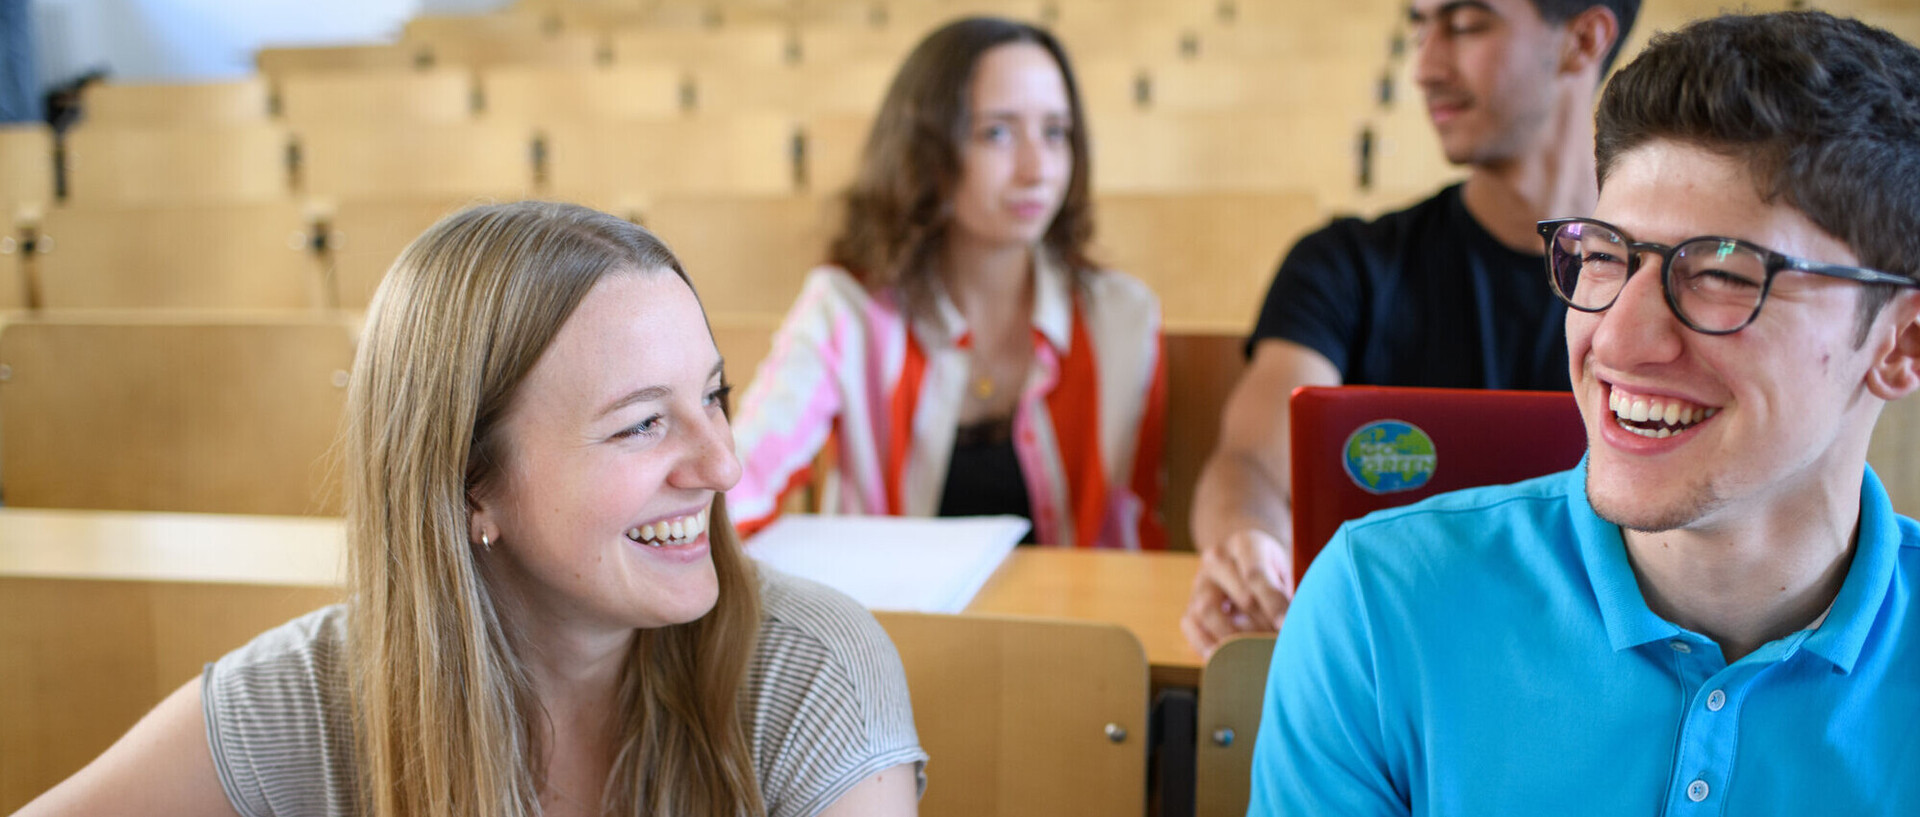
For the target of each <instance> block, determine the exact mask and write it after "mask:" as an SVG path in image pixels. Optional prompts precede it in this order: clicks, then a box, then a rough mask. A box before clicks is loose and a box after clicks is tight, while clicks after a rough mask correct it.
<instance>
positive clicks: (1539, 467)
mask: <svg viewBox="0 0 1920 817" xmlns="http://www.w3.org/2000/svg"><path fill="white" fill-rule="evenodd" d="M1289 406H1290V411H1291V415H1290V417H1291V425H1292V428H1291V432H1290V433H1291V440H1292V444H1293V449H1292V452H1291V453H1292V458H1293V575H1294V577H1295V582H1296V583H1297V582H1298V581H1299V577H1301V576H1304V575H1306V571H1307V566H1308V565H1310V564H1312V563H1313V559H1314V557H1315V556H1318V555H1319V553H1320V549H1321V548H1322V547H1323V546H1325V545H1326V543H1327V540H1328V539H1329V538H1331V537H1332V536H1333V533H1334V530H1335V529H1337V528H1339V527H1340V523H1342V522H1345V521H1347V520H1349V519H1358V518H1360V517H1362V516H1365V515H1366V514H1368V513H1371V512H1373V511H1376V510H1379V509H1381V508H1391V507H1395V506H1398V505H1405V504H1408V503H1411V502H1415V501H1417V500H1421V499H1425V498H1427V497H1429V496H1432V495H1434V494H1437V493H1442V492H1445V491H1455V490H1459V489H1461V488H1471V487H1474V486H1478V485H1498V484H1502V483H1508V482H1518V481H1520V480H1524V479H1530V478H1533V477H1537V476H1541V475H1543V474H1551V473H1553V472H1555V471H1564V470H1566V469H1568V468H1572V467H1573V466H1574V465H1576V464H1578V463H1579V462H1580V457H1581V456H1582V455H1583V454H1585V453H1586V450H1587V434H1586V428H1585V427H1584V426H1583V425H1582V423H1581V422H1580V412H1579V410H1578V408H1576V406H1575V405H1574V402H1573V395H1572V394H1571V393H1570V392H1541V391H1496V390H1488V389H1430V388H1407V387H1387V386H1335V387H1325V386H1307V387H1302V388H1298V389H1294V390H1293V396H1292V398H1291V402H1290V403H1289Z"/></svg>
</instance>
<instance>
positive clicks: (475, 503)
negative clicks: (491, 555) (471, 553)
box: [467, 488, 500, 550]
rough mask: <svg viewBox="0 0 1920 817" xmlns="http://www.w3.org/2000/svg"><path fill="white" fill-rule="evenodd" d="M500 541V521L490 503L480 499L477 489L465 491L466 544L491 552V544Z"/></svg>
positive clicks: (480, 493) (480, 494) (479, 492)
mask: <svg viewBox="0 0 1920 817" xmlns="http://www.w3.org/2000/svg"><path fill="white" fill-rule="evenodd" d="M498 541H500V520H499V519H498V518H496V513H495V511H494V508H493V505H492V503H489V502H487V501H486V500H485V499H483V498H482V492H481V491H480V490H479V489H478V488H473V489H469V490H468V491H467V542H468V544H472V545H475V546H478V547H480V548H482V549H484V550H492V549H493V543H494V542H498Z"/></svg>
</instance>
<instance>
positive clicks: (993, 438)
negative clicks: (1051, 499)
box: [939, 418, 1034, 545]
mask: <svg viewBox="0 0 1920 817" xmlns="http://www.w3.org/2000/svg"><path fill="white" fill-rule="evenodd" d="M994 514H1006V515H1009V516H1018V517H1021V518H1023V519H1025V520H1027V535H1026V536H1025V537H1023V538H1022V539H1021V540H1020V544H1023V545H1030V544H1033V542H1034V530H1033V505H1032V502H1031V501H1030V500H1028V498H1027V481H1026V480H1025V479H1024V478H1022V477H1021V475H1020V457H1019V456H1018V455H1016V454H1015V453H1014V451H1013V419H1012V418H1003V419H999V420H987V421H984V422H980V423H975V424H973V425H967V426H961V427H960V428H959V429H958V430H957V431H956V432H955V433H954V435H953V459H951V460H949V461H948V463H947V484H946V487H944V488H942V489H941V491H940V513H939V515H940V516H991V515H994Z"/></svg>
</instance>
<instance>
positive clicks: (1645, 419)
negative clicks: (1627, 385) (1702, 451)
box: [1607, 389, 1720, 439]
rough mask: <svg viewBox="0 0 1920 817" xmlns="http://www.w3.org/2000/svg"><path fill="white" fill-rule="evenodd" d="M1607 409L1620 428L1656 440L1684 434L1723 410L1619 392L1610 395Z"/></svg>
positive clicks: (1611, 392) (1613, 391)
mask: <svg viewBox="0 0 1920 817" xmlns="http://www.w3.org/2000/svg"><path fill="white" fill-rule="evenodd" d="M1607 408H1608V409H1610V410H1612V411H1613V414H1614V416H1615V417H1617V418H1618V419H1619V420H1620V427H1621V428H1624V429H1626V430H1628V431H1631V432H1633V433H1635V434H1638V435H1640V436H1642V437H1653V438H1655V439H1660V438H1663V437H1671V436H1673V435H1675V434H1678V433H1680V432H1682V431H1685V430H1687V429H1688V428H1690V427H1692V426H1693V425H1694V424H1696V423H1700V422H1703V421H1705V420H1706V419H1707V418H1709V417H1712V416H1713V415H1714V414H1717V413H1719V411H1720V410H1719V409H1717V408H1709V407H1707V406H1701V405H1696V404H1693V403H1688V402H1684V401H1681V400H1674V399H1671V398H1666V399H1663V398H1659V397H1646V396H1641V395H1631V394H1626V393H1624V392H1621V391H1619V390H1617V389H1615V390H1612V391H1610V392H1609V393H1608V396H1607Z"/></svg>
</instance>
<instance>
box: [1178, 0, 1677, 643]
mask: <svg viewBox="0 0 1920 817" xmlns="http://www.w3.org/2000/svg"><path fill="white" fill-rule="evenodd" d="M1639 6H1640V3H1639V0H1412V2H1410V3H1409V4H1408V6H1407V13H1408V17H1409V22H1410V23H1411V25H1412V33H1413V39H1414V50H1413V57H1412V62H1413V79H1414V82H1415V83H1416V84H1418V85H1419V87H1420V91H1421V93H1422V95H1423V96H1424V97H1425V100H1426V106H1427V113H1428V116H1429V118H1430V119H1431V120H1432V122H1433V128H1434V132H1435V133H1436V134H1437V135H1438V136H1439V137H1440V145H1441V148H1442V149H1443V150H1444V151H1445V152H1446V156H1447V160H1448V161H1450V162H1452V163H1454V164H1457V165H1462V166H1465V167H1466V168H1467V169H1468V175H1467V179H1466V181H1465V182H1464V183H1462V184H1457V185H1453V186H1450V187H1448V188H1446V189H1444V190H1441V191H1440V192H1439V193H1438V194H1436V195H1434V196H1433V197H1432V198H1430V199H1427V200H1426V201H1423V202H1421V203H1419V204H1416V205H1414V206H1412V207H1410V208H1407V209H1405V210H1402V211H1399V212H1396V213H1390V214H1387V215H1385V216H1382V217H1381V218H1379V219H1378V220H1375V221H1372V222H1363V221H1360V220H1358V219H1352V218H1343V219H1338V220H1336V221H1334V222H1333V223H1332V224H1329V225H1328V226H1326V227H1325V228H1322V229H1321V230H1319V231H1318V232H1315V233H1313V234H1312V235H1309V236H1307V237H1305V238H1303V239H1301V240H1300V242H1299V243H1298V244H1296V245H1295V246H1294V248H1293V249H1292V250H1291V251H1290V252H1288V253H1287V257H1286V260H1285V261H1283V262H1282V263H1281V265H1280V270H1279V272H1278V273H1277V274H1276V275H1275V277H1274V282H1273V286H1272V288H1271V289H1270V290H1269V291H1268V293H1267V301H1266V305H1265V306H1264V307H1263V308H1262V309H1261V311H1260V320H1259V323H1258V325H1256V326H1255V327H1254V331H1253V337H1252V339H1251V340H1250V341H1249V342H1248V347H1247V351H1248V354H1249V358H1250V359H1249V361H1248V365H1247V369H1246V371H1245V372H1244V373H1243V374H1242V375H1241V377H1240V382H1239V383H1238V384H1237V385H1236V386H1235V387H1234V390H1233V394H1232V396H1231V397H1229V398H1228V401H1227V405H1226V407H1225V410H1224V411H1223V412H1222V415H1221V423H1220V440H1219V444H1218V446H1217V447H1216V448H1215V449H1214V451H1213V455H1212V456H1211V457H1210V458H1208V460H1207V464H1206V466H1205V468H1204V469H1203V470H1202V472H1201V475H1200V479H1199V482H1198V484H1197V485H1196V486H1195V491H1194V501H1193V510H1192V514H1191V517H1192V518H1191V523H1192V530H1193V538H1194V543H1195V545H1196V547H1198V548H1199V550H1200V551H1201V567H1200V570H1199V572H1198V574H1197V576H1196V577H1195V581H1194V587H1193V594H1192V598H1191V600H1190V602H1189V604H1188V609H1187V611H1186V614H1185V615H1184V616H1183V617H1182V619H1181V629H1182V630H1183V631H1184V632H1185V633H1186V636H1187V640H1188V641H1190V642H1192V644H1193V645H1194V647H1195V648H1196V649H1199V650H1202V651H1207V650H1211V649H1212V648H1213V646H1214V645H1215V644H1216V643H1218V642H1219V640H1220V639H1222V638H1225V637H1226V636H1228V635H1231V634H1233V633H1235V632H1240V631H1244V630H1261V631H1267V632H1271V631H1273V629H1274V628H1275V627H1277V626H1279V623H1280V620H1281V618H1282V616H1283V615H1284V614H1285V612H1286V607H1287V597H1288V595H1289V594H1290V593H1291V592H1292V587H1293V576H1292V572H1293V571H1292V561H1291V556H1290V553H1291V550H1292V547H1291V544H1292V527H1291V507H1290V505H1289V504H1288V503H1289V497H1288V490H1289V487H1288V483H1289V478H1290V473H1289V469H1290V467H1291V466H1290V452H1289V450H1288V442H1289V440H1288V436H1287V429H1288V423H1289V416H1288V406H1287V399H1288V397H1289V395H1291V394H1292V392H1293V390H1294V389H1295V388H1297V387H1299V386H1331V385H1339V384H1341V383H1352V384H1368V385H1385V386H1444V387H1454V388H1506V389H1545V390H1554V391H1564V390H1565V389H1566V388H1567V375H1566V368H1565V367H1564V366H1562V365H1561V361H1560V353H1561V350H1562V348H1564V346H1565V341H1566V338H1565V335H1564V331H1563V329H1562V325H1563V323H1564V321H1563V320H1562V318H1563V314H1564V311H1565V310H1563V309H1562V308H1561V307H1560V306H1559V304H1558V303H1557V302H1555V301H1554V299H1553V294H1552V293H1551V292H1549V291H1548V290H1547V284H1546V282H1545V281H1544V280H1542V279H1541V277H1540V275H1539V269H1540V256H1539V255H1537V253H1538V252H1539V251H1540V242H1539V239H1538V238H1536V237H1535V236H1534V234H1533V225H1534V222H1536V221H1538V220H1540V219H1541V218H1544V217H1546V216H1550V215H1561V214H1581V215H1584V214H1586V213H1587V212H1589V211H1590V210H1591V209H1592V207H1593V198H1594V195H1595V191H1594V186H1593V101H1594V96H1595V95H1596V93H1597V92H1598V89H1599V86H1600V78H1601V77H1602V76H1604V75H1605V74H1606V71H1607V69H1608V67H1609V66H1610V65H1611V64H1612V61H1613V57H1614V55H1615V54H1616V53H1617V52H1618V50H1619V45H1620V41H1621V40H1622V39H1624V38H1625V37H1626V33H1627V31H1628V30H1629V29H1630V28H1631V27H1632V26H1633V19H1634V17H1635V15H1636V13H1637V12H1638V10H1639Z"/></svg>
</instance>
